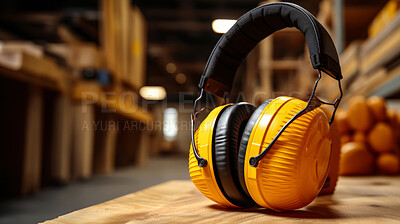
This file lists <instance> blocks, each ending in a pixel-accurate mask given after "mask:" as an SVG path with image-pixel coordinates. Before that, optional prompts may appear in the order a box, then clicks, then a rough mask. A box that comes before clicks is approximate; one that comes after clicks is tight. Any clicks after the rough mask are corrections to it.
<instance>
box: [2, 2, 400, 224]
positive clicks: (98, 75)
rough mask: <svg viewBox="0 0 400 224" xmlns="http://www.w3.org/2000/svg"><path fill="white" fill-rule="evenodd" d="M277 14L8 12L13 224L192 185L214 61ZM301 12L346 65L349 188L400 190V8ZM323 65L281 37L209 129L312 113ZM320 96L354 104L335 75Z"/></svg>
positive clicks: (73, 5)
mask: <svg viewBox="0 0 400 224" xmlns="http://www.w3.org/2000/svg"><path fill="white" fill-rule="evenodd" d="M271 2H278V1H260V0H246V1H245V0H153V1H144V0H118V1H111V0H86V1H78V0H67V1H61V2H60V1H49V0H38V1H27V0H15V1H1V2H0V12H1V13H0V91H1V94H0V99H1V100H0V102H2V103H3V106H2V107H1V109H0V113H1V114H0V124H1V129H0V144H1V146H0V223H32V222H35V223H38V222H44V221H46V220H51V219H54V218H57V217H59V216H62V215H65V214H68V213H71V212H73V211H77V210H80V209H83V208H86V207H89V206H93V205H96V204H99V203H102V202H105V201H108V200H111V199H114V198H117V197H120V196H123V195H126V194H129V193H133V192H136V191H139V190H143V189H146V188H148V187H151V186H154V185H157V184H161V183H163V182H166V181H171V180H187V181H189V180H190V175H189V169H188V156H189V147H190V144H191V114H192V113H193V102H194V100H195V99H196V98H197V97H198V96H199V88H198V84H199V80H200V78H201V75H202V74H203V71H204V69H205V66H206V63H207V59H208V57H209V55H210V53H211V52H212V51H213V48H214V46H215V45H216V44H217V42H218V40H219V39H220V38H221V36H222V35H223V33H225V32H226V31H227V30H228V29H229V28H230V27H231V26H232V25H233V23H235V21H236V20H237V19H238V18H240V16H242V15H243V14H245V13H246V12H247V11H249V10H251V9H253V8H255V7H257V6H260V5H263V4H267V3H271ZM290 2H292V3H295V4H298V5H300V6H301V7H303V8H305V9H306V10H308V11H309V12H311V14H312V15H314V17H315V18H316V19H317V20H318V21H319V22H320V23H321V24H322V25H323V26H324V27H325V28H326V30H327V31H328V33H329V34H330V35H331V37H332V39H333V42H334V43H335V46H336V50H337V52H338V54H339V58H340V65H341V71H342V75H343V79H342V80H341V81H342V84H341V85H342V86H341V87H342V89H343V93H344V95H343V98H342V100H341V102H340V107H339V109H338V111H337V113H336V118H335V121H334V125H335V126H336V128H337V129H338V133H339V134H338V137H337V144H338V147H339V148H340V147H341V150H340V149H339V151H338V152H339V153H340V152H341V153H342V154H341V157H340V162H339V159H338V161H337V165H336V166H337V169H338V170H339V171H338V172H339V175H341V177H339V182H338V184H339V185H338V186H340V180H341V178H350V179H349V180H354V179H351V178H359V177H360V176H361V177H363V178H367V179H368V178H380V177H385V178H388V179H389V180H393V181H399V177H398V176H399V174H400V159H399V158H400V148H399V144H400V1H399V0H382V1H372V0H302V1H300V0H292V1H290ZM218 24H219V26H218ZM309 58H310V56H309V51H308V48H307V45H306V42H305V38H304V36H303V34H302V33H301V32H300V31H299V30H297V29H296V28H285V29H282V30H279V31H278V32H275V33H273V34H272V35H270V36H268V37H267V38H265V39H264V40H262V41H261V42H260V43H258V44H257V46H256V47H255V48H254V49H253V50H252V51H251V52H250V54H249V55H248V56H247V58H246V59H245V61H244V62H243V63H242V64H241V66H240V67H239V69H238V72H237V75H236V77H235V79H234V83H233V89H232V91H231V92H230V94H229V97H225V98H224V97H217V96H213V95H212V94H210V93H205V100H203V101H201V102H202V103H204V105H205V106H204V107H205V110H204V111H202V112H201V116H200V117H199V118H198V119H199V120H201V119H204V117H205V116H206V115H207V113H208V112H209V110H208V109H212V108H214V107H216V106H218V105H222V104H223V103H226V102H230V103H238V102H241V101H246V102H249V103H252V104H254V105H255V106H256V107H257V106H259V105H260V104H262V103H263V102H264V101H265V100H267V99H272V98H275V97H279V96H290V97H296V98H299V99H302V100H307V99H308V97H309V96H310V94H311V91H312V89H313V86H314V83H315V80H316V79H317V77H318V71H317V70H315V69H313V67H312V64H311V63H310V59H309ZM316 93H317V95H318V97H319V98H320V99H323V100H324V101H326V102H334V101H335V99H337V98H338V97H339V96H340V92H339V90H338V85H337V81H336V80H335V79H333V78H332V77H331V76H328V75H325V74H323V76H322V79H321V80H320V82H319V86H318V88H317V89H316ZM326 108H327V109H326V110H327V111H329V113H332V112H333V110H332V107H326ZM324 110H325V109H324ZM332 144H333V143H332ZM336 175H338V174H336ZM342 176H345V177H342ZM336 179H337V178H336ZM370 180H373V179H370ZM335 184H336V183H335ZM377 185H379V184H377ZM398 193H399V192H397V197H399V195H400V194H398ZM398 206H400V205H398ZM395 208H396V207H395ZM397 208H399V207H397ZM397 218H399V217H397ZM153 221H154V220H153ZM386 221H387V220H386ZM397 221H399V219H397ZM109 222H110V221H109Z"/></svg>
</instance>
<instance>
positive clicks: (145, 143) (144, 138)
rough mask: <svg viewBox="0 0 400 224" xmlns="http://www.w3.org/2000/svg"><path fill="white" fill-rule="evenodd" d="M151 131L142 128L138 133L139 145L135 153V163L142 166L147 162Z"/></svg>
mask: <svg viewBox="0 0 400 224" xmlns="http://www.w3.org/2000/svg"><path fill="white" fill-rule="evenodd" d="M150 136H151V133H150V132H149V131H147V130H144V131H142V132H141V133H140V142H139V147H138V151H137V153H136V157H135V164H136V165H139V166H142V165H145V164H146V163H147V160H148V158H149V155H150V150H151V148H150V147H151V143H152V139H151V137H150Z"/></svg>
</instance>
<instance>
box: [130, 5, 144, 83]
mask: <svg viewBox="0 0 400 224" xmlns="http://www.w3.org/2000/svg"><path fill="white" fill-rule="evenodd" d="M129 16H130V26H131V27H130V33H129V47H130V48H129V50H128V53H129V54H128V57H129V59H130V61H129V71H128V72H129V76H130V77H128V81H129V82H130V83H131V85H133V86H135V87H136V88H140V87H142V86H143V85H144V84H145V77H146V58H147V26H146V22H145V18H144V16H143V14H142V13H141V11H140V9H139V8H138V7H137V6H134V7H132V8H130V11H129Z"/></svg>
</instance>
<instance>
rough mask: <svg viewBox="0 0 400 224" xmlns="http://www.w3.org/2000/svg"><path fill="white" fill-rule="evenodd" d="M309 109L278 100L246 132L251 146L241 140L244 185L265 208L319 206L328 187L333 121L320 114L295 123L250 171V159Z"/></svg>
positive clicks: (296, 101) (291, 100)
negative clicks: (320, 196)
mask: <svg viewBox="0 0 400 224" xmlns="http://www.w3.org/2000/svg"><path fill="white" fill-rule="evenodd" d="M306 106H307V103H306V102H304V101H302V100H299V99H295V98H291V97H278V98H276V99H274V100H273V101H271V102H269V103H268V105H266V106H265V107H264V109H263V110H262V112H261V114H260V115H259V116H258V115H257V114H254V116H257V118H256V119H257V121H256V122H255V124H254V125H253V124H251V123H250V122H249V123H248V125H247V126H246V128H245V130H244V132H245V133H246V132H247V133H248V132H250V136H249V138H248V140H247V139H246V138H242V143H241V145H240V150H239V153H240V154H241V157H243V154H245V155H244V158H245V159H244V161H243V166H244V180H245V183H246V187H247V189H248V192H249V193H250V195H251V197H252V198H253V200H254V201H255V202H256V203H257V204H258V205H260V206H263V207H266V208H270V209H272V210H275V211H282V210H292V209H297V208H301V207H304V206H306V205H308V204H309V203H310V202H311V201H313V200H314V198H315V197H316V196H317V195H318V192H319V191H320V190H321V188H322V185H323V184H324V182H325V179H326V176H327V173H328V167H329V162H330V155H331V135H330V129H329V123H328V118H327V117H326V115H325V113H324V112H323V111H322V110H321V109H320V108H316V109H314V110H312V111H310V112H308V113H306V114H304V115H302V116H300V117H299V118H298V119H296V120H295V121H294V122H293V123H291V124H290V125H289V127H288V128H287V129H286V130H285V131H284V132H283V134H282V135H281V136H280V138H279V139H278V141H277V142H276V143H275V144H274V146H273V147H272V149H271V150H270V151H269V152H268V154H267V155H266V156H265V157H264V158H263V159H262V160H261V161H260V163H259V165H258V166H257V167H252V166H250V165H249V160H250V158H251V157H253V156H257V155H258V154H260V153H261V152H262V150H263V149H265V148H266V147H267V146H268V144H269V143H270V142H271V141H272V139H273V138H274V137H275V136H276V135H277V134H278V132H279V131H280V129H281V128H282V127H283V125H285V124H286V123H287V122H288V121H289V119H291V118H292V117H293V116H294V115H295V114H296V113H298V112H299V111H301V110H302V109H303V108H305V107H306ZM252 119H255V118H254V117H252V118H250V120H252ZM250 130H251V131H250ZM244 148H245V150H244ZM244 151H245V152H244ZM239 162H242V161H239ZM242 178H243V177H242Z"/></svg>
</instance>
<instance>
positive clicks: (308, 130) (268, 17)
mask: <svg viewBox="0 0 400 224" xmlns="http://www.w3.org/2000/svg"><path fill="white" fill-rule="evenodd" d="M285 27H296V28H297V29H299V30H300V31H301V32H302V33H303V35H304V36H305V40H306V43H307V46H308V50H309V53H310V59H311V64H312V66H313V68H315V69H317V70H318V75H319V76H318V79H317V81H316V82H315V85H314V87H313V91H312V94H311V96H310V99H309V101H308V103H306V102H304V101H302V100H299V99H296V98H292V97H278V98H275V99H271V100H267V101H265V102H264V103H262V104H261V105H260V106H259V107H257V108H255V107H254V106H253V105H251V104H248V103H237V104H227V105H223V106H220V107H217V108H215V109H214V110H212V111H211V112H210V114H209V115H208V116H207V118H206V119H205V120H204V121H203V122H202V123H201V124H200V126H199V128H198V129H197V131H196V132H195V133H194V130H195V129H194V127H195V120H196V117H197V115H198V111H197V104H198V102H199V101H200V99H201V98H202V96H203V92H204V91H207V92H209V93H212V94H214V95H217V96H220V97H223V96H225V94H226V93H229V92H230V90H231V89H232V87H233V83H234V77H235V73H236V72H237V68H238V67H239V65H240V63H241V62H242V61H243V59H244V58H245V57H246V55H247V54H248V53H249V52H250V51H251V49H253V48H254V47H255V46H256V44H257V43H258V42H260V41H261V40H262V39H264V38H265V37H266V36H268V35H270V34H271V33H273V32H275V31H276V30H280V29H282V28H285ZM322 71H323V72H325V73H326V74H328V75H329V76H331V77H332V78H334V79H336V80H337V81H338V87H339V90H340V97H339V98H337V99H336V101H335V102H334V103H329V102H323V101H321V100H319V99H318V98H317V97H316V96H315V90H316V88H317V85H318V81H319V80H320V79H321V73H322ZM342 78H343V77H342V74H341V68H340V64H339V57H338V55H337V52H336V48H335V45H334V43H333V41H332V39H331V38H330V36H329V33H328V32H327V31H326V29H325V28H324V27H323V26H322V25H321V24H320V23H318V21H317V20H316V19H315V18H314V17H313V16H312V15H311V13H309V12H308V11H307V10H305V9H303V8H301V7H300V6H298V5H295V4H293V3H287V2H278V3H270V4H266V5H262V6H259V7H257V8H255V9H253V10H251V11H249V12H247V13H246V14H245V15H243V16H242V17H240V19H238V21H237V22H236V23H235V25H234V26H232V28H231V29H230V30H229V31H228V32H227V33H225V34H224V35H223V36H222V37H221V39H220V40H219V41H218V43H217V45H216V46H215V48H214V50H213V51H212V53H211V55H210V58H209V60H208V61H207V65H206V67H205V70H204V74H203V75H202V77H201V79H200V83H199V87H200V89H201V91H200V95H199V97H198V98H197V99H196V100H195V101H194V113H193V114H192V117H191V119H192V123H191V127H192V129H191V137H192V145H191V147H190V155H189V172H190V177H191V179H192V181H193V183H194V184H195V186H196V187H197V188H198V189H199V190H200V192H201V193H202V194H204V195H205V196H206V197H207V198H209V199H211V200H213V201H215V202H217V203H219V204H221V205H222V206H225V207H252V206H256V205H257V204H258V205H259V206H262V207H265V208H269V209H272V210H275V211H283V210H292V209H298V208H301V207H304V206H306V205H308V204H309V203H311V202H312V201H313V200H314V198H315V197H316V196H317V195H318V193H319V192H320V190H321V188H322V186H323V185H324V182H325V180H326V179H327V175H328V170H329V166H330V160H331V156H332V155H331V154H332V137H331V130H330V124H331V123H332V121H333V118H334V115H335V112H336V109H337V108H338V106H339V103H340V100H341V98H342V95H343V91H342V88H341V83H340V80H341V79H342ZM321 104H327V105H331V106H333V107H334V110H333V112H332V118H331V119H330V120H329V119H328V117H327V115H326V114H325V113H324V111H323V110H322V109H321V108H320V107H319V106H320V105H321Z"/></svg>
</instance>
